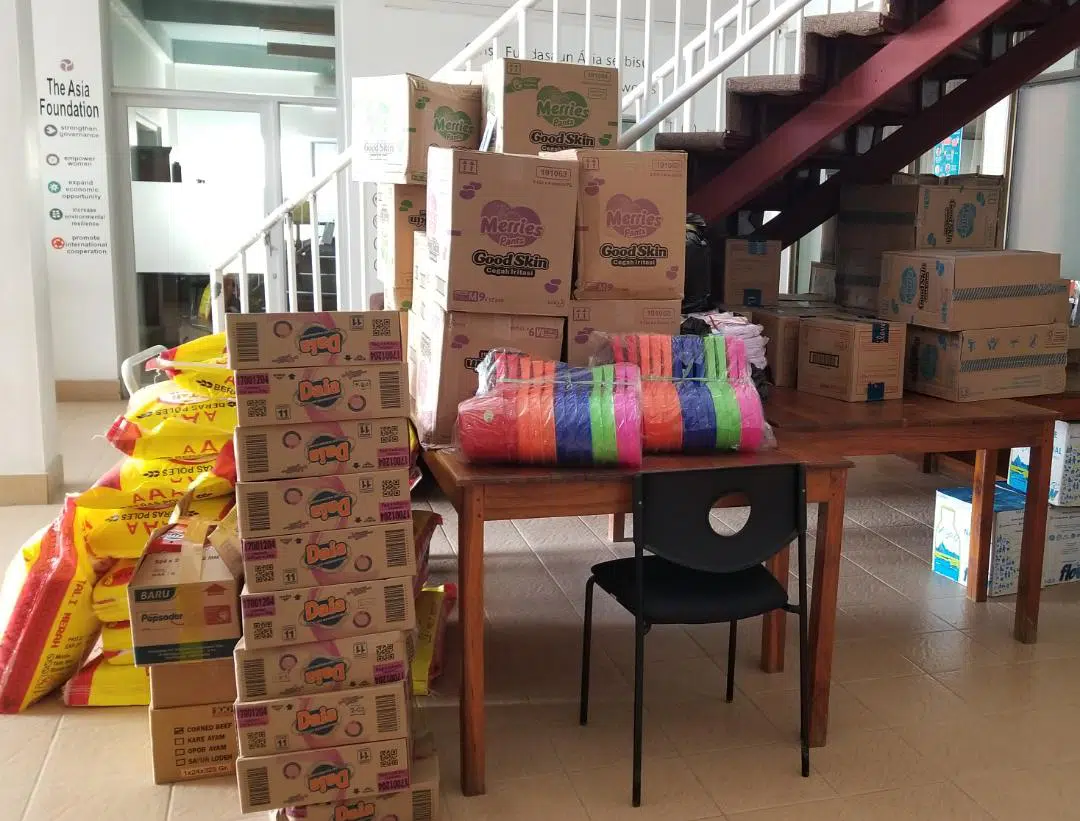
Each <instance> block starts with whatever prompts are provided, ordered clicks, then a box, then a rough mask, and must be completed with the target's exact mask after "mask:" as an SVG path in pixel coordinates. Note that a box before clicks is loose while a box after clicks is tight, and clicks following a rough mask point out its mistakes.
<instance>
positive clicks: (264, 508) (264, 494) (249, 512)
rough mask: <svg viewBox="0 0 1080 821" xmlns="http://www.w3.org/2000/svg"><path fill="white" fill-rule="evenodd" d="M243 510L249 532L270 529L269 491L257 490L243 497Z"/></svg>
mask: <svg viewBox="0 0 1080 821" xmlns="http://www.w3.org/2000/svg"><path fill="white" fill-rule="evenodd" d="M244 512H245V514H246V518H247V526H248V528H249V529H250V530H251V532H253V533H254V532H256V531H260V530H269V529H270V493H269V491H266V490H257V491H253V492H251V493H248V494H246V495H245V497H244Z"/></svg>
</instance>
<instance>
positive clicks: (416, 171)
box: [352, 74, 481, 185]
mask: <svg viewBox="0 0 1080 821" xmlns="http://www.w3.org/2000/svg"><path fill="white" fill-rule="evenodd" d="M352 94H353V115H352V116H353V132H352V133H354V134H357V135H359V137H358V138H357V139H356V141H355V142H354V143H353V161H352V175H353V179H354V180H357V181H359V182H382V183H391V184H394V185H409V184H414V183H418V184H420V185H423V184H424V183H425V182H426V181H427V150H428V146H432V145H438V146H443V147H445V148H478V147H479V146H480V134H481V127H480V114H481V100H480V98H481V88H480V86H478V85H459V84H452V83H434V82H432V81H430V80H425V79H423V78H421V77H417V76H415V75H412V74H395V75H392V76H389V77H354V78H353V81H352Z"/></svg>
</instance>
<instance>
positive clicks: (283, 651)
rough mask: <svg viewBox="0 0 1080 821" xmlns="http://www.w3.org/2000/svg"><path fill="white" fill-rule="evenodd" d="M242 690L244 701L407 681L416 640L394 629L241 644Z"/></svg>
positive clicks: (238, 649)
mask: <svg viewBox="0 0 1080 821" xmlns="http://www.w3.org/2000/svg"><path fill="white" fill-rule="evenodd" d="M235 658H236V692H237V693H238V695H239V697H240V701H242V702H245V701H259V700H262V699H268V698H279V697H281V696H298V695H304V694H307V693H327V692H331V691H337V690H351V689H352V688H354V687H368V686H370V685H372V684H387V683H389V682H392V681H405V680H406V678H408V675H409V663H410V661H411V659H412V644H411V638H410V635H409V634H408V633H405V632H402V631H394V632H388V633H373V634H370V635H366V636H351V637H349V638H346V639H341V640H338V641H332V640H324V641H316V642H310V643H308V644H294V645H290V646H288V647H255V648H251V647H248V646H247V643H246V642H245V641H244V639H241V640H240V643H239V644H237V645H236V652H235Z"/></svg>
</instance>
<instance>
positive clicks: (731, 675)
mask: <svg viewBox="0 0 1080 821" xmlns="http://www.w3.org/2000/svg"><path fill="white" fill-rule="evenodd" d="M738 635H739V623H738V622H737V621H732V622H731V624H730V632H729V633H728V643H727V696H726V697H727V703H728V704H731V702H732V701H734V700H735V644H736V640H737V638H738Z"/></svg>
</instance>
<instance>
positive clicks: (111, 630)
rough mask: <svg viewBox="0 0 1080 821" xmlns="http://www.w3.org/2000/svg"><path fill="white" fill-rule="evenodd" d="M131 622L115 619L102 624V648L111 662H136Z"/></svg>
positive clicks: (107, 659)
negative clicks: (132, 649) (133, 653)
mask: <svg viewBox="0 0 1080 821" xmlns="http://www.w3.org/2000/svg"><path fill="white" fill-rule="evenodd" d="M131 648H132V644H131V622H130V621H114V622H109V623H106V624H103V625H101V650H102V652H103V653H104V654H105V657H106V658H105V660H106V661H108V662H109V664H134V663H135V657H134V656H133V655H132V652H131Z"/></svg>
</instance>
